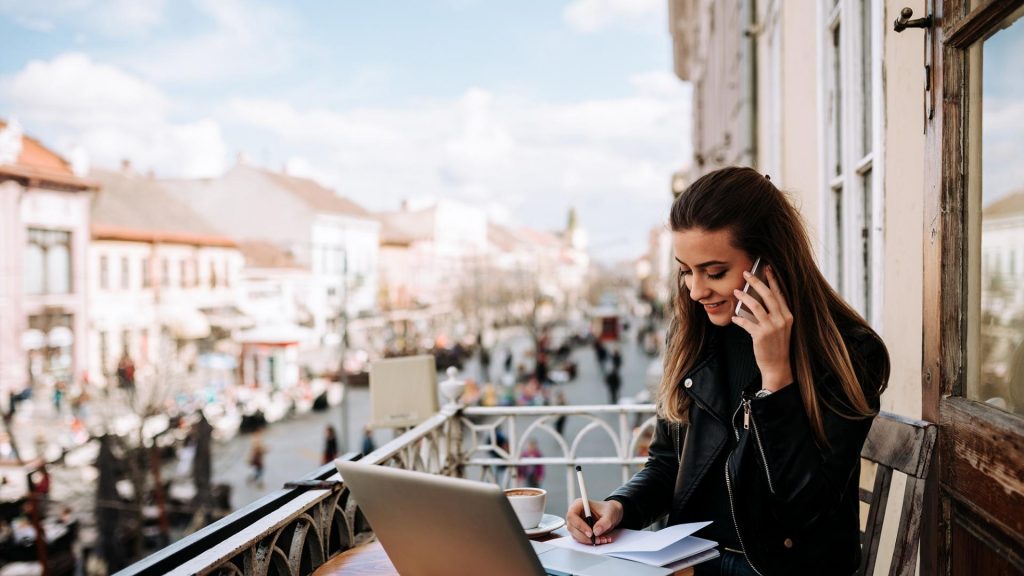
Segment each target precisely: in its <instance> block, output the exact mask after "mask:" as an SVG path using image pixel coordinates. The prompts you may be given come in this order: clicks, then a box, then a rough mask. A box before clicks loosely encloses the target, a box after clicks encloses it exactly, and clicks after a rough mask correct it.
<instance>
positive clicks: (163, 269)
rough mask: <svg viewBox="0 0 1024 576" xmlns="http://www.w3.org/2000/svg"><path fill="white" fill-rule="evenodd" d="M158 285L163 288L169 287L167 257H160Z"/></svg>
mask: <svg viewBox="0 0 1024 576" xmlns="http://www.w3.org/2000/svg"><path fill="white" fill-rule="evenodd" d="M160 285H161V286H163V287H164V288H170V287H171V263H170V261H169V260H167V258H161V259H160Z"/></svg>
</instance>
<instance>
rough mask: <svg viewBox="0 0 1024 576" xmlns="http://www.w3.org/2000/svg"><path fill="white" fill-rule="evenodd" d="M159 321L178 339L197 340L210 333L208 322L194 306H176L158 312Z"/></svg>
mask: <svg viewBox="0 0 1024 576" xmlns="http://www.w3.org/2000/svg"><path fill="white" fill-rule="evenodd" d="M160 323H161V324H163V325H164V326H166V327H167V330H169V331H170V333H171V335H173V336H174V337H175V338H177V339H178V340H199V339H202V338H206V337H207V336H209V335H210V323H209V322H208V321H207V320H206V316H205V315H204V314H203V313H202V312H200V311H199V310H196V309H195V308H188V307H184V306H182V307H176V308H168V309H165V310H164V311H163V312H162V313H161V314H160Z"/></svg>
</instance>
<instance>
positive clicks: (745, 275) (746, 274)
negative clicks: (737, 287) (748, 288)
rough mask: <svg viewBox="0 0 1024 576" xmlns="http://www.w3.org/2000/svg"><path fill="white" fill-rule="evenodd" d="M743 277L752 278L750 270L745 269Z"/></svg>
mask: <svg viewBox="0 0 1024 576" xmlns="http://www.w3.org/2000/svg"><path fill="white" fill-rule="evenodd" d="M743 277H744V278H750V272H748V271H746V270H744V271H743Z"/></svg>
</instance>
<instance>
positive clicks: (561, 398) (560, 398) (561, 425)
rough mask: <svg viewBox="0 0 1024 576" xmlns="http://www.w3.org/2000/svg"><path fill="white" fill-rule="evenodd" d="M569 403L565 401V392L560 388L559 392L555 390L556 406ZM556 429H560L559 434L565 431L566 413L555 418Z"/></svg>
mask: <svg viewBox="0 0 1024 576" xmlns="http://www.w3.org/2000/svg"><path fill="white" fill-rule="evenodd" d="M567 404H568V403H567V402H566V401H565V392H563V391H562V389H561V388H559V389H558V392H555V406H565V405H567ZM555 430H557V431H558V435H559V436H562V433H563V432H564V431H565V414H562V415H561V416H559V417H558V418H557V419H555Z"/></svg>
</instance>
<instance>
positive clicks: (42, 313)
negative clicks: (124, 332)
mask: <svg viewBox="0 0 1024 576" xmlns="http://www.w3.org/2000/svg"><path fill="white" fill-rule="evenodd" d="M95 189H96V185H95V183H92V182H90V181H88V180H86V179H84V178H82V177H80V176H78V175H76V174H75V173H74V171H73V170H72V167H71V165H70V164H69V163H68V162H67V161H65V160H64V159H63V158H61V157H60V156H58V155H57V154H55V153H54V152H53V151H51V150H49V149H47V148H46V147H45V146H43V145H42V144H40V143H39V142H38V141H36V140H35V139H33V138H30V137H28V136H25V135H24V134H23V133H22V130H21V128H20V126H19V125H18V124H17V122H13V121H12V122H10V123H7V122H0V269H2V273H0V405H2V406H3V408H4V409H5V410H9V409H10V404H9V403H10V402H11V401H12V400H16V398H17V397H23V396H24V395H25V394H29V393H31V394H48V393H51V392H52V390H54V388H55V387H62V386H63V387H71V386H73V385H77V384H78V383H80V382H81V381H82V380H83V379H84V378H86V377H87V366H88V360H87V349H88V330H87V327H88V321H87V316H86V311H87V300H86V294H87V283H86V280H87V266H86V253H87V247H88V244H89V202H90V199H91V197H92V193H93V191H95Z"/></svg>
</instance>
